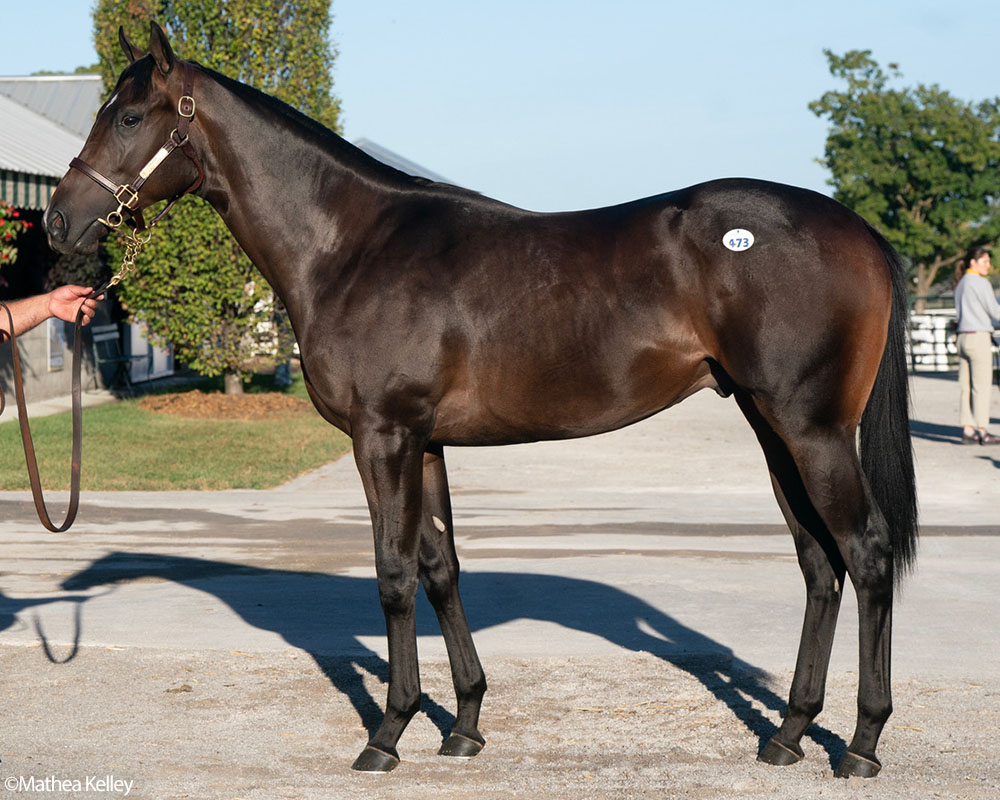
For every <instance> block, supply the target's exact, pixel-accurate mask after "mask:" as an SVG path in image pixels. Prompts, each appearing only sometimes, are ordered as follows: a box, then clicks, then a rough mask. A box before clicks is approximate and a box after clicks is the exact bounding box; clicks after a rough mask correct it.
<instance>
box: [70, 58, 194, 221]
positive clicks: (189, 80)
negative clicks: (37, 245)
mask: <svg viewBox="0 0 1000 800" xmlns="http://www.w3.org/2000/svg"><path fill="white" fill-rule="evenodd" d="M181 65H182V67H183V69H184V89H183V92H184V93H183V94H182V95H181V97H180V99H179V100H178V101H177V127H176V128H174V129H173V130H172V131H171V132H170V136H168V137H167V141H166V142H164V144H163V146H162V147H161V148H160V149H159V150H157V151H156V153H154V154H153V157H152V158H151V159H149V161H147V162H146V165H145V166H144V167H143V168H142V169H140V170H139V174H138V175H136V177H134V178H133V179H132V180H131V181H129V182H128V183H122V184H116V183H115V182H114V181H111V180H109V179H108V178H106V177H105V176H104V175H102V174H101V173H100V172H98V171H97V170H96V169H94V168H93V167H92V166H90V164H88V163H87V162H86V161H84V160H83V159H81V158H74V159H73V160H72V161H70V162H69V165H70V168H72V169H77V170H79V171H80V172H82V173H83V174H84V175H86V176H87V177H88V178H90V179H91V180H92V181H94V183H96V184H97V185H98V186H100V187H101V188H103V189H106V190H107V191H109V192H110V193H111V194H112V195H114V198H115V200H117V201H118V208H117V209H116V210H114V211H112V212H111V213H109V214H108V215H107V216H106V217H104V218H103V219H100V220H99V221H100V222H101V223H103V224H104V225H106V226H107V227H109V228H111V229H115V228H118V227H120V226H121V224H122V222H123V218H122V212H123V211H128V212H129V214H130V216H131V218H132V219H131V223H132V226H133V227H134V228H135V230H136V231H144V230H145V229H146V221H145V220H144V219H143V217H142V209H140V208H139V190H140V189H141V188H142V186H143V184H144V183H145V182H146V181H147V180H148V178H149V176H150V175H152V174H153V172H154V171H156V168H157V167H159V166H160V164H162V163H163V162H164V160H165V159H166V158H167V156H169V155H170V154H171V153H172V152H174V150H176V149H178V148H180V149H181V150H182V151H183V152H184V155H186V156H187V157H188V158H190V159H191V160H192V161H193V162H194V165H195V166H196V167H197V168H198V177H197V179H196V180H195V181H194V183H192V184H191V185H190V186H188V187H187V189H185V190H184V191H183V192H181V193H180V194H178V195H176V196H175V197H173V198H171V200H170V202H169V203H167V206H166V208H164V209H163V210H162V211H161V212H160V213H159V214H157V215H156V217H155V218H154V219H153V220H152V221H151V222H150V223H149V227H152V226H153V225H155V224H156V223H157V222H159V221H160V220H161V219H163V217H164V216H166V213H167V212H168V211H169V210H170V209H171V208H173V205H174V203H176V202H177V201H178V200H180V199H181V198H182V197H183V196H184V195H186V194H189V193H190V192H193V191H195V190H197V189H198V187H199V186H201V182H202V180H203V179H204V177H205V173H204V171H203V170H202V167H201V162H200V161H199V160H198V154H197V153H196V152H195V149H194V147H193V146H192V145H191V142H190V141H189V139H188V126H189V125H190V124H191V120H192V119H194V112H195V102H194V96H193V92H194V67H192V66H191V62H189V61H183V62H181Z"/></svg>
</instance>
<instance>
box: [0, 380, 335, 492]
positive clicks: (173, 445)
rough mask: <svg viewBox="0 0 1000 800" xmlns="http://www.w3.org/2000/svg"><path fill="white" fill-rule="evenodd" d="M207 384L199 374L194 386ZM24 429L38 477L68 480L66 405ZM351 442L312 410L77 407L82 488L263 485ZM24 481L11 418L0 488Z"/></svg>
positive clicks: (0, 459)
mask: <svg viewBox="0 0 1000 800" xmlns="http://www.w3.org/2000/svg"><path fill="white" fill-rule="evenodd" d="M295 377H296V380H295V384H293V386H292V388H291V389H290V390H289V393H290V394H292V395H294V396H299V397H305V388H304V386H303V384H302V380H301V377H300V376H295ZM267 381H269V378H268V379H266V380H264V379H262V380H260V381H257V382H256V383H252V384H251V386H250V387H248V391H262V390H263V388H264V386H265V385H266V383H267ZM220 383H221V381H220ZM211 387H212V384H211V383H210V382H205V383H200V384H198V387H197V388H195V389H193V391H200V390H204V389H206V388H211ZM174 391H177V390H174ZM31 432H32V436H33V438H34V442H35V452H36V454H37V456H38V467H39V472H40V474H41V478H42V486H43V487H44V488H45V489H47V490H48V489H69V472H70V446H71V444H72V438H71V436H72V420H71V418H70V414H69V413H65V414H57V415H53V416H50V417H40V418H38V419H33V420H31ZM350 447H351V442H350V439H349V438H348V437H347V436H345V435H343V434H342V433H340V431H338V430H336V429H335V428H333V427H332V426H331V425H330V424H329V423H327V422H326V421H324V420H323V419H322V418H321V417H320V416H319V414H317V413H315V412H314V411H313V412H310V413H309V414H301V415H295V416H290V417H284V418H282V419H273V420H254V421H239V420H202V419H184V418H181V417H176V416H170V415H166V414H154V413H152V412H150V411H145V410H143V409H142V408H140V407H139V402H138V401H137V400H125V401H123V402H120V403H113V404H108V405H103V406H97V407H94V408H89V409H86V410H85V411H84V412H83V461H82V463H83V472H82V486H83V488H84V489H85V490H88V491H116V490H125V491H162V490H173V489H268V488H272V487H275V486H280V485H281V484H282V483H285V482H286V481H289V480H291V479H292V478H294V477H296V476H297V475H301V474H302V473H303V472H307V471H309V470H311V469H315V468H316V467H319V466H321V465H323V464H325V463H327V462H329V461H333V460H334V459H336V458H338V457H339V456H341V455H343V454H344V453H346V452H348V451H349V450H350ZM27 488H28V476H27V471H26V470H25V465H24V451H23V450H22V447H21V436H20V432H19V430H18V426H17V423H16V422H4V423H3V424H0V489H27Z"/></svg>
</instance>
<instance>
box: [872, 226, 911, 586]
mask: <svg viewBox="0 0 1000 800" xmlns="http://www.w3.org/2000/svg"><path fill="white" fill-rule="evenodd" d="M868 230H869V231H870V232H871V234H872V236H873V237H874V238H875V241H876V242H878V245H879V247H880V248H881V249H882V253H883V254H884V255H885V260H886V262H887V263H888V266H889V273H890V275H891V277H892V314H891V316H890V317H889V339H888V341H887V342H886V345H885V351H884V352H883V353H882V363H881V364H880V365H879V368H878V375H877V376H876V378H875V386H874V388H873V389H872V393H871V396H870V397H869V398H868V405H867V406H866V407H865V411H864V414H862V416H861V467H862V469H863V470H864V472H865V476H866V477H867V478H868V485H869V486H870V487H871V490H872V495H873V496H874V498H875V502H876V503H877V504H878V507H879V509H881V511H882V515H883V516H884V517H885V520H886V522H887V523H888V525H889V536H890V539H891V541H892V552H893V567H894V569H893V583H894V585H896V586H898V585H899V582H900V580H901V579H902V577H903V575H904V574H906V572H907V571H909V569H910V567H911V566H912V564H913V560H914V558H915V557H916V551H917V487H916V479H915V477H914V473H913V445H912V443H911V441H910V398H909V378H908V376H907V372H906V337H907V332H908V330H909V316H910V314H909V302H908V301H907V296H906V272H905V270H904V267H903V263H902V260H901V259H900V257H899V254H898V253H897V252H896V251H895V250H894V249H893V247H892V245H891V244H889V243H888V242H887V241H886V240H885V238H884V237H883V236H882V235H881V234H880V233H879V232H878V231H876V230H875V229H874V228H872V227H871V226H868Z"/></svg>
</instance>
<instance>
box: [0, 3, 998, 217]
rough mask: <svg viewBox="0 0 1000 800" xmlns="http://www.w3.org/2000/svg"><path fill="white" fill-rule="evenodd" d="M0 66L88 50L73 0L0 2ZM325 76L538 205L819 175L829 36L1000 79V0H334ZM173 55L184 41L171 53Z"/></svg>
mask: <svg viewBox="0 0 1000 800" xmlns="http://www.w3.org/2000/svg"><path fill="white" fill-rule="evenodd" d="M5 6H7V7H5V9H4V15H3V17H4V22H5V26H4V33H5V36H4V43H3V46H2V48H0V75H15V74H27V73H30V72H33V71H35V70H39V69H50V70H60V69H65V70H71V69H73V68H74V67H76V66H78V65H80V64H85V63H91V62H92V61H93V60H94V59H95V56H94V51H93V44H92V42H91V23H90V7H91V3H88V2H84V1H83V0H44V1H43V2H34V3H22V2H18V3H6V4H5ZM333 14H334V21H333V27H332V35H333V39H334V40H335V43H336V45H337V47H338V48H339V51H340V55H339V57H338V60H337V66H336V72H335V91H336V93H337V94H338V95H339V96H340V98H341V100H342V102H343V111H344V127H345V133H346V136H347V138H348V139H356V138H359V137H362V136H364V137H368V138H370V139H373V140H374V141H376V142H378V143H379V144H381V145H383V146H385V147H388V148H390V149H392V150H395V151H396V152H398V153H399V154H401V155H403V156H405V157H406V158H409V159H410V160H412V161H416V162H418V163H420V164H423V165H424V166H426V167H427V168H428V169H431V170H433V171H435V172H437V173H439V174H442V175H445V176H447V177H449V178H450V179H452V180H453V181H455V182H457V183H461V184H464V185H466V186H469V187H470V188H474V189H477V190H479V191H481V192H483V193H485V194H488V195H491V196H493V197H497V198H499V199H501V200H505V201H507V202H511V203H514V204H516V205H520V206H524V207H526V208H532V209H537V210H542V211H553V210H562V209H572V208H584V207H591V206H598V205H607V204H610V203H615V202H621V201H625V200H630V199H633V198H635V197H640V196H643V195H648V194H655V193H657V192H661V191H667V190H670V189H676V188H680V187H682V186H687V185H689V184H692V183H697V182H699V181H703V180H708V179H710V178H716V177H723V176H729V175H747V176H752V177H758V178H767V179H769V180H777V181H781V182H784V183H792V184H796V185H800V186H806V187H809V188H812V189H816V190H819V191H828V188H827V186H826V183H825V181H826V177H827V175H826V172H825V171H824V170H823V168H822V167H820V166H819V165H817V164H816V163H815V159H816V158H817V157H819V156H821V155H822V152H823V142H824V138H825V132H826V124H825V122H824V121H823V120H820V119H818V118H816V117H814V116H813V115H812V113H811V112H810V111H809V110H808V108H807V105H808V103H809V101H811V100H814V99H816V98H818V97H819V96H820V95H821V94H822V93H823V92H824V91H827V90H828V89H832V88H836V87H837V84H836V83H835V82H834V80H833V78H832V77H831V76H830V75H829V72H828V71H827V66H826V59H825V57H824V56H823V52H822V51H823V48H830V49H832V50H834V51H835V52H838V53H839V52H844V51H846V50H849V49H871V50H872V51H873V52H874V56H875V58H876V59H877V60H878V61H879V62H880V63H882V64H883V65H884V64H887V63H888V62H891V61H894V62H897V63H898V64H899V65H900V68H901V69H902V71H903V74H904V79H903V80H904V83H907V84H915V83H918V82H921V83H938V84H940V85H941V86H942V87H943V88H945V89H948V90H949V91H951V92H952V93H953V94H955V95H957V96H959V97H961V98H964V99H969V100H979V99H983V98H986V97H992V96H995V95H998V94H1000V81H998V80H997V76H998V74H1000V69H998V66H997V60H998V54H997V51H996V48H995V47H993V46H992V42H993V41H994V40H995V31H996V30H998V28H1000V2H996V0H993V1H992V2H984V1H982V0H975V1H972V0H954V2H947V3H945V2H927V1H926V0H905V1H904V0H887V1H886V2H878V0H869V2H861V1H860V0H839V2H836V3H833V2H812V3H807V2H802V0H797V1H796V2H785V1H784V0H780V1H778V0H775V1H774V2H768V1H767V0H760V2H757V3H746V2H733V1H731V0H717V1H715V2H713V1H712V0H705V1H704V2H702V3H698V4H696V3H691V2H672V0H667V1H664V2H653V0H614V1H609V2H588V1H587V0H576V2H568V1H566V0H534V2H528V1H527V0H505V2H503V3H495V2H494V3H484V2H471V1H470V0H466V2H459V1H458V0H424V1H423V2H419V3H414V2H412V0H410V2H403V0H384V1H382V0H334V2H333ZM182 55H183V53H182Z"/></svg>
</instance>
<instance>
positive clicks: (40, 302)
mask: <svg viewBox="0 0 1000 800" xmlns="http://www.w3.org/2000/svg"><path fill="white" fill-rule="evenodd" d="M7 307H8V308H9V309H10V318H8V317H7V315H6V314H4V313H0V331H3V332H4V333H6V334H9V333H10V320H11V319H12V320H13V321H14V333H16V334H18V335H20V334H22V333H24V332H25V331H30V330H31V329H32V328H34V327H35V326H36V325H38V324H39V323H40V322H43V321H44V320H46V319H48V318H49V317H50V316H52V315H51V314H50V313H49V295H48V294H39V295H35V296H34V297H26V298H24V299H23V300H12V301H10V302H9V303H7Z"/></svg>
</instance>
